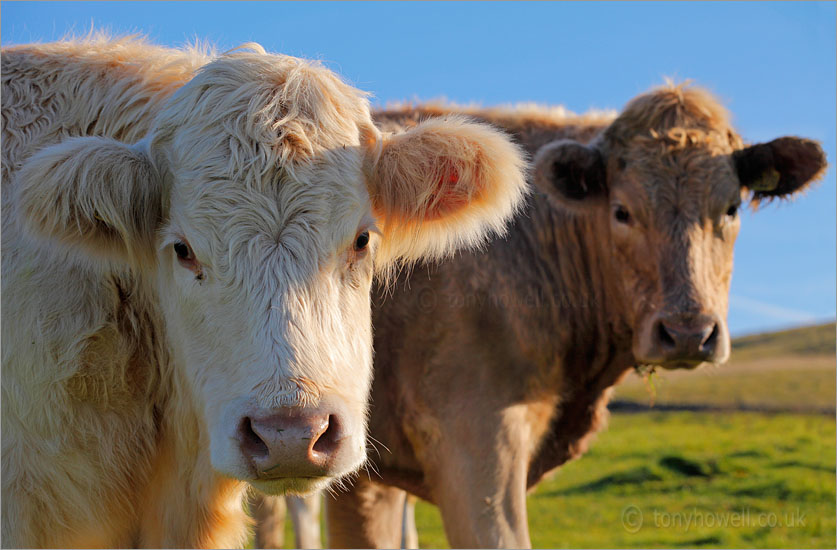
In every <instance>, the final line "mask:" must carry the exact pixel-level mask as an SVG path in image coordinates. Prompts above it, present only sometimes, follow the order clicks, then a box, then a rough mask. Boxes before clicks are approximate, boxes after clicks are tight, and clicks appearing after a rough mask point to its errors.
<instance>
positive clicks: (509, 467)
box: [427, 407, 531, 548]
mask: <svg viewBox="0 0 837 550" xmlns="http://www.w3.org/2000/svg"><path fill="white" fill-rule="evenodd" d="M521 408H522V407H521ZM516 409H518V407H512V408H509V409H506V410H505V411H503V412H502V413H501V414H499V415H498V417H499V418H498V417H493V418H485V419H483V421H482V422H480V424H479V425H476V426H467V427H465V426H460V428H462V429H459V430H456V433H455V434H452V433H450V434H445V435H444V436H443V437H442V438H441V440H440V442H439V446H438V447H437V448H436V450H435V452H434V455H435V456H436V457H437V459H436V460H435V461H434V464H433V465H432V466H431V467H430V468H432V470H430V471H428V472H427V474H428V478H429V479H430V480H431V486H432V487H433V492H434V495H433V496H434V500H435V501H436V504H437V505H438V506H439V509H440V511H441V513H442V518H443V521H444V524H445V533H446V534H447V537H448V542H449V543H450V545H451V547H453V548H529V547H530V546H531V542H530V541H529V529H528V525H527V518H526V471H527V465H528V452H529V448H528V447H529V438H528V437H527V434H526V432H528V430H526V429H521V427H523V426H526V425H527V424H526V423H525V419H523V418H518V417H519V416H520V415H521V414H524V415H525V411H524V410H516ZM521 432H522V433H521Z"/></svg>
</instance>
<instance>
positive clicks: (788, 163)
mask: <svg viewBox="0 0 837 550" xmlns="http://www.w3.org/2000/svg"><path fill="white" fill-rule="evenodd" d="M733 161H734V162H735V169H736V171H737V172H738V179H739V180H740V181H741V186H742V187H746V188H747V189H749V190H750V191H752V192H753V200H754V201H759V200H761V199H764V198H768V199H769V198H773V197H786V196H789V195H792V194H793V193H795V192H797V191H799V190H800V189H802V188H804V187H805V186H806V185H808V184H809V183H810V182H812V181H814V180H816V179H819V178H820V177H822V175H823V174H824V173H825V168H826V166H827V165H828V163H827V162H826V159H825V153H824V152H823V150H822V147H820V145H819V143H817V142H816V141H812V140H810V139H804V138H796V137H781V138H778V139H774V140H773V141H771V142H768V143H759V144H756V145H752V146H750V147H747V148H745V149H741V150H740V151H736V152H735V153H733Z"/></svg>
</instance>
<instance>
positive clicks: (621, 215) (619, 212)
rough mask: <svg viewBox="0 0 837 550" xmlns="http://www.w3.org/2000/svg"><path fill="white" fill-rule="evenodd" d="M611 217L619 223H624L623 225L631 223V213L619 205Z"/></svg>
mask: <svg viewBox="0 0 837 550" xmlns="http://www.w3.org/2000/svg"><path fill="white" fill-rule="evenodd" d="M613 217H614V219H616V221H617V222H619V223H624V224H628V223H631V213H630V212H628V209H627V208H625V207H624V206H622V205H621V204H620V205H617V206H616V207H615V208H614V209H613Z"/></svg>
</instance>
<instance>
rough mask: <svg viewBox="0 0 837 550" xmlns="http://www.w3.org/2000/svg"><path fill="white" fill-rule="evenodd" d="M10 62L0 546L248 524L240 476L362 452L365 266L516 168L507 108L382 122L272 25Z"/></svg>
mask: <svg viewBox="0 0 837 550" xmlns="http://www.w3.org/2000/svg"><path fill="white" fill-rule="evenodd" d="M2 86H3V88H2V121H3V128H2V132H3V133H2V185H3V188H2V190H3V193H2V214H3V217H2V223H3V226H2V230H3V232H2V249H3V257H2V295H3V310H2V313H3V319H2V321H3V322H2V369H3V370H2V392H3V393H2V500H3V512H2V540H3V545H4V546H12V547H28V546H64V547H96V546H111V547H114V546H115V547H126V546H132V545H141V546H153V547H173V546H187V547H212V546H220V547H232V546H238V545H241V544H242V543H243V542H244V540H245V538H246V534H247V523H246V518H245V515H244V513H243V511H242V496H243V492H244V488H245V487H246V483H245V482H248V483H250V484H252V485H253V486H255V487H256V488H258V489H260V490H262V491H264V492H266V493H272V494H279V493H285V492H291V493H305V492H309V491H313V490H316V489H319V488H322V487H324V486H326V485H327V484H329V483H330V482H331V481H332V480H334V479H336V478H340V477H341V476H346V475H349V474H352V473H353V472H355V471H356V470H357V468H358V467H359V466H360V465H361V464H362V463H363V461H364V459H365V417H366V400H367V394H368V391H369V386H370V376H371V368H372V362H371V358H372V347H371V332H370V305H369V291H370V285H371V282H372V278H373V274H374V273H376V272H379V273H380V272H381V271H382V270H386V269H387V268H389V267H391V266H393V265H396V262H399V261H401V262H403V261H408V262H409V261H412V260H415V259H418V258H420V257H427V256H433V257H439V256H442V255H444V254H445V253H448V252H449V251H452V250H454V249H456V248H457V247H459V246H463V245H474V244H477V243H479V242H481V241H482V239H483V238H484V237H485V236H486V234H487V233H489V232H490V231H491V230H494V231H501V230H502V227H503V225H504V222H505V220H506V219H507V218H508V217H509V216H510V214H511V213H512V212H513V211H514V210H515V207H516V205H517V204H518V203H519V201H520V199H521V197H522V195H523V194H524V190H525V180H524V177H523V175H522V165H523V160H522V156H521V154H520V152H519V151H518V149H517V148H516V147H515V146H514V145H512V144H511V143H510V142H509V141H508V140H507V139H506V138H505V137H504V136H503V135H502V134H500V133H499V132H497V131H495V130H492V129H490V128H489V127H487V126H484V125H480V124H476V123H470V122H467V121H465V120H464V119H461V118H456V117H451V118H450V119H448V120H446V121H433V122H428V123H427V124H424V125H421V126H419V127H417V128H415V129H413V130H411V131H409V132H406V133H403V134H399V135H382V134H381V133H380V132H379V131H378V130H377V129H376V128H375V126H374V125H373V124H372V121H371V119H370V114H369V108H368V103H367V101H366V99H365V96H364V94H363V93H362V92H359V91H358V90H355V89H354V88H352V87H350V86H348V85H346V84H344V83H343V82H342V81H341V80H339V79H338V78H337V77H336V76H335V75H334V74H332V73H331V72H330V71H328V70H326V69H324V68H323V67H321V66H319V65H317V64H315V63H310V62H306V61H302V60H299V59H295V58H291V57H286V56H278V55H268V54H266V53H265V52H264V50H262V49H261V47H260V46H258V45H249V46H247V47H245V48H242V49H239V50H235V51H233V52H229V53H227V54H224V55H220V56H210V55H204V54H201V53H199V52H194V51H173V50H168V49H163V48H159V47H155V46H151V45H149V44H147V43H145V42H144V41H142V40H138V39H122V40H107V39H88V40H85V41H67V42H61V43H54V44H43V45H31V46H19V47H12V48H7V49H4V50H3V52H2Z"/></svg>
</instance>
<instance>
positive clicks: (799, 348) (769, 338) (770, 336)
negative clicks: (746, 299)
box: [732, 323, 837, 361]
mask: <svg viewBox="0 0 837 550" xmlns="http://www.w3.org/2000/svg"><path fill="white" fill-rule="evenodd" d="M836 348H837V323H824V324H822V325H812V326H808V327H800V328H794V329H790V330H782V331H779V332H765V333H762V334H751V335H749V336H742V337H741V338H736V339H735V340H733V341H732V358H733V359H734V360H736V361H739V360H746V359H757V358H760V357H775V356H776V355H834V354H835V350H836Z"/></svg>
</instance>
